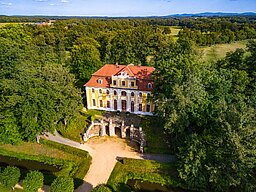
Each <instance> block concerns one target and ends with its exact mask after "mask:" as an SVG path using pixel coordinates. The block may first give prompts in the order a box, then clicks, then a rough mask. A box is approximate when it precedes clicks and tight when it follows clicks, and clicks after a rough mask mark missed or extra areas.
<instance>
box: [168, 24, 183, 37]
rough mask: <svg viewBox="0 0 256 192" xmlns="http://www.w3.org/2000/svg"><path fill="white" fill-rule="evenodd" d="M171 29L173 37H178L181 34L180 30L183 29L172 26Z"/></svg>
mask: <svg viewBox="0 0 256 192" xmlns="http://www.w3.org/2000/svg"><path fill="white" fill-rule="evenodd" d="M170 29H171V35H172V36H177V35H178V34H179V32H180V30H181V27H179V26H171V27H170Z"/></svg>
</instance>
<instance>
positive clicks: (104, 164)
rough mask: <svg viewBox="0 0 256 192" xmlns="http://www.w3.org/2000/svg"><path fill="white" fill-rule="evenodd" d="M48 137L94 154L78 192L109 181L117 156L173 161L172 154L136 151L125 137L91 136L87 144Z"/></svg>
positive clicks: (85, 191)
mask: <svg viewBox="0 0 256 192" xmlns="http://www.w3.org/2000/svg"><path fill="white" fill-rule="evenodd" d="M48 139H49V140H52V141H55V142H58V143H62V144H65V145H69V146H72V147H76V148H79V149H82V150H85V151H88V152H89V154H90V155H91V156H92V164H91V166H90V168H89V171H88V172H87V174H86V176H85V178H84V183H83V184H82V185H81V186H80V187H79V188H78V189H76V192H90V191H91V190H92V188H93V187H95V186H96V185H98V184H103V183H107V181H108V178H109V176H110V174H111V172H112V170H113V168H114V166H115V164H116V162H117V160H116V158H117V157H128V158H135V159H149V160H157V161H160V162H171V161H173V160H174V156H172V155H154V154H140V153H138V152H136V151H135V148H136V147H135V146H134V144H132V143H128V142H127V141H126V140H124V139H120V138H113V137H95V138H91V139H90V140H89V141H87V142H86V143H85V144H80V143H78V142H75V141H71V140H69V139H66V138H63V137H61V136H60V135H59V134H57V133H56V134H55V135H52V134H48Z"/></svg>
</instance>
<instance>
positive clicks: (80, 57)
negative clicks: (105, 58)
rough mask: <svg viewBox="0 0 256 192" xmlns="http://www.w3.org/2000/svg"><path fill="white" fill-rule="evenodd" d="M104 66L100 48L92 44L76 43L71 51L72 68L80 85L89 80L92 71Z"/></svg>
mask: <svg viewBox="0 0 256 192" xmlns="http://www.w3.org/2000/svg"><path fill="white" fill-rule="evenodd" d="M101 66H102V63H101V60H100V53H99V50H98V49H97V48H96V47H95V46H94V45H91V44H86V43H84V44H82V45H74V46H73V48H72V51H71V69H72V72H73V73H74V74H75V76H76V78H77V80H78V83H77V84H78V85H79V86H82V85H83V84H84V83H85V82H87V81H88V80H89V79H90V78H91V75H92V73H94V72H96V71H97V70H98V69H99V68H100V67H101Z"/></svg>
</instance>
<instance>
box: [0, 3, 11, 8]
mask: <svg viewBox="0 0 256 192" xmlns="http://www.w3.org/2000/svg"><path fill="white" fill-rule="evenodd" d="M1 5H2V6H7V7H9V6H12V3H1Z"/></svg>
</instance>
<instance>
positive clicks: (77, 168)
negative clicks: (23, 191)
mask: <svg viewBox="0 0 256 192" xmlns="http://www.w3.org/2000/svg"><path fill="white" fill-rule="evenodd" d="M40 141H41V143H42V144H43V145H47V146H49V147H51V148H55V149H59V150H61V151H63V152H65V153H68V154H71V155H73V156H76V157H77V160H73V159H72V160H66V159H58V158H52V157H48V156H38V155H30V154H25V153H17V152H13V151H8V150H6V149H3V148H0V154H1V155H2V156H5V157H7V158H14V159H16V160H19V161H21V162H18V163H17V164H15V166H20V167H26V168H27V169H28V170H30V169H31V168H30V167H29V165H28V163H22V161H24V160H26V161H34V162H37V163H42V166H47V165H50V166H53V167H55V168H56V171H54V172H52V171H50V172H51V174H50V173H49V172H43V174H44V178H45V184H47V185H50V184H51V183H52V181H53V180H54V179H55V178H56V177H57V176H70V177H73V178H74V181H75V187H78V186H79V185H81V184H82V182H83V178H84V176H85V174H86V173H87V171H88V169H89V167H90V164H91V156H90V155H89V153H88V152H86V151H83V150H80V149H76V148H73V147H69V146H66V145H62V144H59V143H55V142H52V141H48V140H44V139H41V140H40ZM0 162H3V163H5V164H9V162H8V159H7V160H5V161H4V160H3V159H1V160H0ZM37 170H41V169H40V168H39V169H37ZM43 170H45V169H43ZM58 170H59V171H58ZM23 172H24V174H23V175H24V176H25V175H26V173H27V171H26V170H25V171H23Z"/></svg>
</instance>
